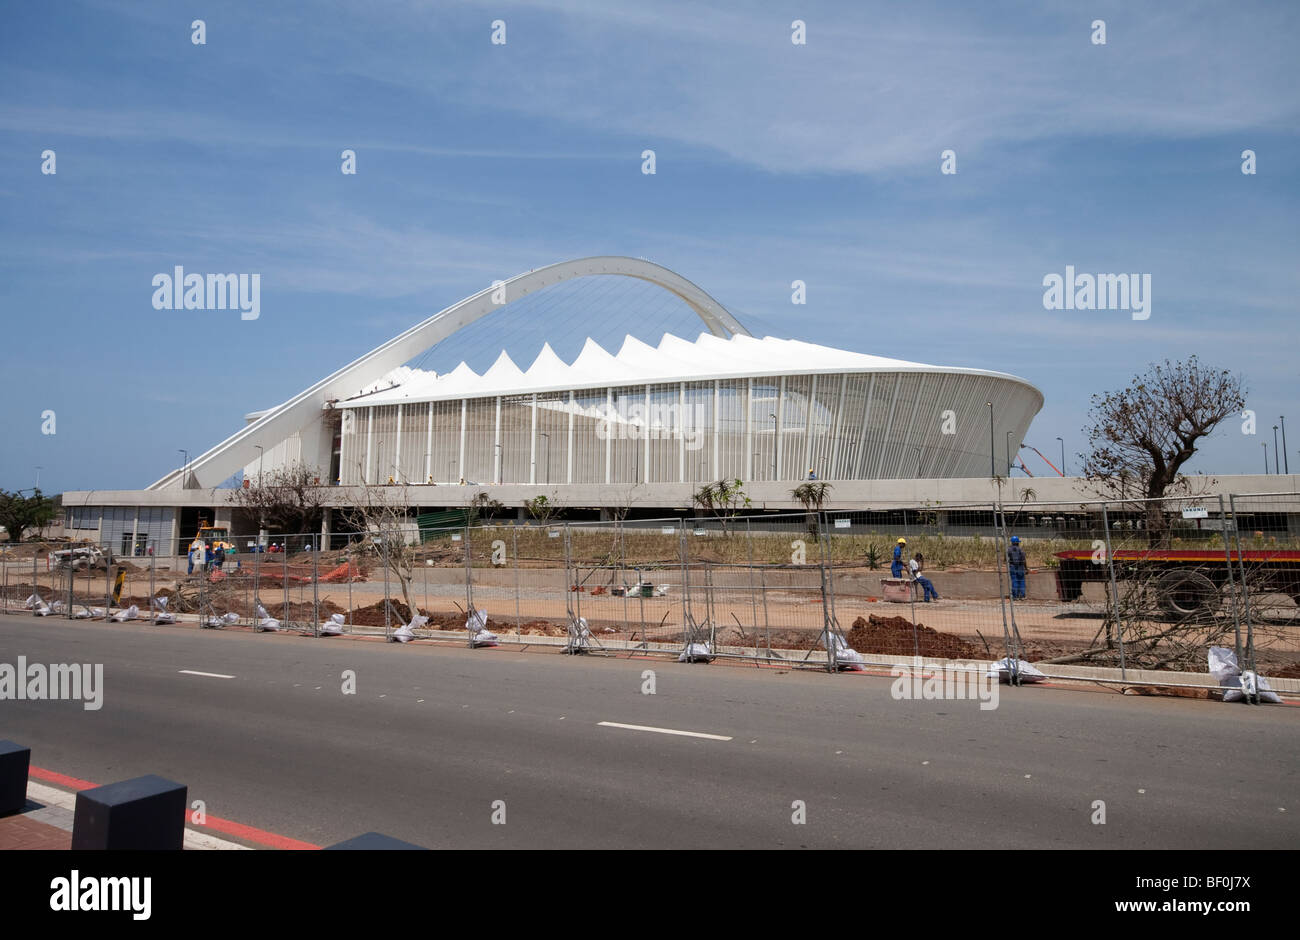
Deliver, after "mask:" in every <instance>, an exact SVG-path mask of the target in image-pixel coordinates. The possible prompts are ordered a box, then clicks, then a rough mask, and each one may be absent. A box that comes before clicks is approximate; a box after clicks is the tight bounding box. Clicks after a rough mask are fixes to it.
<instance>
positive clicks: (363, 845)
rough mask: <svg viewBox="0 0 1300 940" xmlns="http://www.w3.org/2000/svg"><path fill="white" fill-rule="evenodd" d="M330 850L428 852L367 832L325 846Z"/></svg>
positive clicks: (409, 844)
mask: <svg viewBox="0 0 1300 940" xmlns="http://www.w3.org/2000/svg"><path fill="white" fill-rule="evenodd" d="M330 849H362V850H365V851H375V850H389V851H405V852H409V851H412V850H414V851H417V852H427V851H429V850H428V849H426V848H425V847H424V846H422V845H415V844H413V843H411V842H403V841H402V840H401V839H394V838H393V837H392V836H386V835H384V834H383V833H382V832H367V833H364V834H362V835H359V836H356V837H354V838H351V839H344V840H343V841H342V842H336V843H334V844H333V845H327V846H325V850H326V851H329V850H330Z"/></svg>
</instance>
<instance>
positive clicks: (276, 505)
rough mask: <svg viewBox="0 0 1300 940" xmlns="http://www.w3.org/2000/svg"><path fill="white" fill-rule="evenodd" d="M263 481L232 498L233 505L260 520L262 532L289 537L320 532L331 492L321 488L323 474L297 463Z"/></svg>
mask: <svg viewBox="0 0 1300 940" xmlns="http://www.w3.org/2000/svg"><path fill="white" fill-rule="evenodd" d="M259 477H260V479H259V480H257V481H249V485H248V486H247V487H243V488H240V489H237V490H235V491H234V492H232V493H231V494H230V497H229V501H230V502H231V503H232V504H234V505H235V506H238V507H239V508H241V509H243V510H245V511H246V512H248V513H249V514H250V515H252V516H253V517H254V518H255V519H256V520H257V525H258V528H263V529H272V530H278V531H280V532H284V533H285V534H298V533H302V532H315V531H317V530H318V529H319V528H320V524H321V518H322V516H323V514H324V509H325V496H326V492H327V491H326V488H325V487H324V486H322V485H321V481H320V471H319V470H317V469H316V468H314V467H308V466H307V465H305V464H302V463H295V464H289V465H287V466H284V467H277V468H276V469H274V470H272V471H270V472H269V473H267V474H266V475H265V476H262V475H261V474H259Z"/></svg>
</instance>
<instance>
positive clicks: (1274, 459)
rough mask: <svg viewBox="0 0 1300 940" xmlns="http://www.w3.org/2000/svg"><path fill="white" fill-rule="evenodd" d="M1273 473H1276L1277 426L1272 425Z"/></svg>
mask: <svg viewBox="0 0 1300 940" xmlns="http://www.w3.org/2000/svg"><path fill="white" fill-rule="evenodd" d="M1273 472H1274V473H1278V472H1279V471H1278V468H1277V425H1276V424H1275V425H1273Z"/></svg>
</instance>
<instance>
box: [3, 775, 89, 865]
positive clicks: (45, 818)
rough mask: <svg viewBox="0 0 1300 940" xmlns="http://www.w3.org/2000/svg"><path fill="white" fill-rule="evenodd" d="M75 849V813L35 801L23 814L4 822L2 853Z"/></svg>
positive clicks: (7, 817) (29, 803) (30, 800)
mask: <svg viewBox="0 0 1300 940" xmlns="http://www.w3.org/2000/svg"><path fill="white" fill-rule="evenodd" d="M70 848H72V812H71V811H70V810H67V809H64V808H63V807H61V806H52V805H49V804H45V803H41V802H39V801H37V800H34V799H32V797H31V791H30V789H29V790H28V798H27V805H26V806H25V807H24V809H23V811H22V812H21V813H16V814H15V815H13V816H5V817H4V818H0V852H5V851H10V850H22V849H44V850H51V849H59V850H63V849H70Z"/></svg>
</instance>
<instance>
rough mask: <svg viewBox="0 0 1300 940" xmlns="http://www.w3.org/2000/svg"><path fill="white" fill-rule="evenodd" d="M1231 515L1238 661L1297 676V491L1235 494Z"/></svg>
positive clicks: (1260, 670) (1299, 631)
mask: <svg viewBox="0 0 1300 940" xmlns="http://www.w3.org/2000/svg"><path fill="white" fill-rule="evenodd" d="M1229 517H1230V520H1231V522H1232V523H1233V525H1232V526H1231V528H1229V529H1228V530H1227V534H1228V536H1229V543H1230V549H1231V551H1230V554H1231V556H1232V558H1233V562H1234V564H1233V572H1234V574H1235V576H1236V586H1237V595H1236V596H1237V609H1238V611H1239V622H1240V628H1241V632H1242V642H1241V645H1240V650H1239V652H1238V663H1239V665H1240V666H1241V668H1243V669H1249V670H1252V671H1256V672H1258V673H1259V674H1260V675H1262V676H1265V677H1268V676H1273V677H1276V678H1300V606H1298V605H1300V495H1296V494H1279V495H1250V496H1233V497H1231V498H1230V500H1229Z"/></svg>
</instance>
